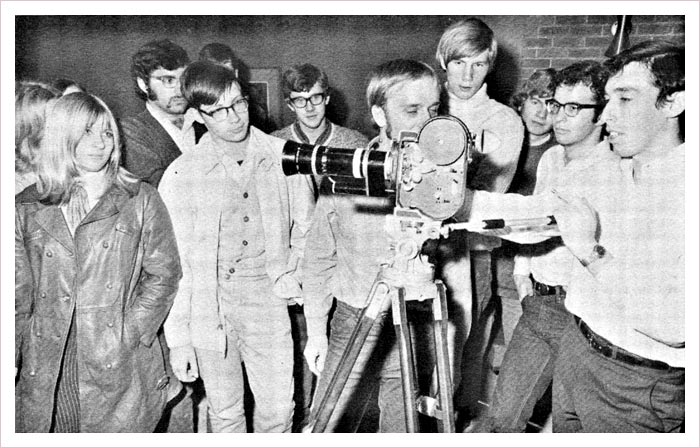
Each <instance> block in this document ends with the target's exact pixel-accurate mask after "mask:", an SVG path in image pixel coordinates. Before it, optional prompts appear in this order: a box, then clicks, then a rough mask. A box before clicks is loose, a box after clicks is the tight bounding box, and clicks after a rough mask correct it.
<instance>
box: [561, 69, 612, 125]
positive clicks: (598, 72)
mask: <svg viewBox="0 0 700 448" xmlns="http://www.w3.org/2000/svg"><path fill="white" fill-rule="evenodd" d="M609 75H610V72H609V71H608V69H607V68H606V67H605V66H603V64H601V63H600V62H596V61H581V62H576V63H574V64H571V65H570V66H568V67H566V68H563V69H562V70H561V71H559V72H558V73H557V74H556V76H555V77H554V84H555V86H556V87H559V86H572V87H573V86H575V85H576V84H580V83H583V85H585V86H588V87H589V88H590V89H591V92H593V97H594V101H595V103H596V104H597V105H598V107H597V108H596V109H595V115H594V116H593V121H597V120H598V117H600V114H601V113H603V109H604V108H605V103H606V101H605V84H606V83H607V82H608V77H609Z"/></svg>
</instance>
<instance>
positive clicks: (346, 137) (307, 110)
mask: <svg viewBox="0 0 700 448" xmlns="http://www.w3.org/2000/svg"><path fill="white" fill-rule="evenodd" d="M282 90H283V92H284V97H285V98H286V101H287V107H289V110H291V111H292V112H294V114H295V115H296V121H294V123H292V124H290V125H289V126H287V127H285V128H282V129H280V130H278V131H275V132H273V133H272V135H274V136H275V137H279V138H282V139H284V140H293V141H296V142H299V143H307V144H312V145H321V146H331V147H334V148H362V147H365V146H366V145H367V143H368V140H367V138H366V137H365V136H364V135H362V134H361V133H360V132H358V131H355V130H352V129H348V128H344V127H342V126H338V125H337V124H334V123H331V122H330V121H329V120H328V118H326V106H328V103H329V102H330V100H331V95H330V92H329V84H328V76H327V75H326V73H325V72H324V71H322V70H320V69H319V68H318V67H316V66H313V65H311V64H302V65H295V66H293V67H291V68H290V69H289V70H287V71H286V72H285V73H284V76H283V81H282ZM320 182H321V177H320V176H319V177H316V178H315V187H316V190H317V191H318V188H319V187H320V186H321V185H320Z"/></svg>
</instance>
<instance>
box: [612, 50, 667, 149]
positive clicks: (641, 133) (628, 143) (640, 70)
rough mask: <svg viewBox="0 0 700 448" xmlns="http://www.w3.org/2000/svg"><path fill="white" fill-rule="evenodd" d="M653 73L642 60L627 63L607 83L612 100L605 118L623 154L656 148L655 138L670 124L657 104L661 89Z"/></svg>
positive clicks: (617, 147)
mask: <svg viewBox="0 0 700 448" xmlns="http://www.w3.org/2000/svg"><path fill="white" fill-rule="evenodd" d="M652 79H653V78H652V74H651V72H650V71H649V69H648V68H646V67H645V66H644V65H642V64H641V63H639V62H632V63H630V64H628V65H626V66H625V67H624V68H623V69H622V71H621V72H619V73H617V74H616V75H614V76H612V77H611V78H610V79H609V80H608V83H607V84H606V85H605V94H606V96H607V97H608V103H607V105H606V106H605V109H604V110H603V114H602V116H601V120H602V121H604V122H605V125H606V127H607V130H608V132H609V133H610V137H609V141H610V143H611V144H612V146H613V150H614V151H615V152H616V153H617V154H618V155H619V156H620V157H632V156H635V155H637V154H639V153H641V152H644V151H648V150H650V149H652V150H653V149H655V146H656V145H655V144H654V142H655V141H656V139H657V138H658V137H659V136H660V135H662V134H663V130H664V129H665V127H666V126H667V115H665V114H664V112H663V110H662V108H659V107H656V99H657V97H658V95H659V91H660V89H659V88H658V87H656V86H654V85H653V84H652Z"/></svg>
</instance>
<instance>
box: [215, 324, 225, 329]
mask: <svg viewBox="0 0 700 448" xmlns="http://www.w3.org/2000/svg"><path fill="white" fill-rule="evenodd" d="M216 329H217V330H223V329H224V326H223V325H221V324H219V325H217V326H216Z"/></svg>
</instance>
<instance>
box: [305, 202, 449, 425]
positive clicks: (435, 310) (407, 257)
mask: <svg viewBox="0 0 700 448" xmlns="http://www.w3.org/2000/svg"><path fill="white" fill-rule="evenodd" d="M386 230H387V232H388V234H389V236H390V241H391V242H392V247H391V249H390V253H391V257H390V258H391V260H390V261H389V262H388V263H386V264H383V265H382V266H381V268H380V272H379V273H378V274H377V277H376V279H375V281H374V284H373V285H372V288H371V290H370V293H369V296H368V298H367V301H366V303H365V307H364V308H363V310H362V312H361V314H360V317H359V321H358V323H357V325H356V326H355V328H354V329H353V332H352V334H351V336H350V341H349V343H348V345H347V346H346V348H345V350H344V352H343V355H342V356H341V358H340V362H339V365H338V368H337V369H336V371H335V372H333V375H332V377H331V380H330V382H329V385H328V388H327V389H326V391H325V393H324V394H323V397H321V401H320V402H319V405H318V407H317V408H316V412H315V415H312V416H311V423H310V425H311V427H312V432H323V431H325V429H326V426H327V425H328V421H329V420H330V418H331V415H332V413H333V410H334V408H335V406H336V404H337V402H338V400H339V398H340V395H341V393H342V391H343V388H344V387H345V384H346V382H347V380H348V377H349V376H350V372H351V371H352V368H353V366H354V364H355V362H356V360H357V358H358V356H359V354H360V351H361V349H362V347H363V345H364V343H365V341H366V339H367V336H368V335H369V332H370V330H371V328H372V326H373V325H374V322H375V320H376V319H377V318H378V317H379V315H380V314H381V313H383V312H386V311H388V310H389V308H391V310H392V317H393V324H394V330H395V332H396V336H397V342H398V343H399V354H400V363H401V378H402V386H403V400H404V409H405V412H406V428H407V430H408V432H417V431H418V429H419V428H418V413H419V412H420V413H423V414H425V415H428V416H431V417H434V418H436V419H437V420H438V422H439V425H438V426H439V429H441V430H442V431H443V432H454V430H455V428H454V412H453V404H452V375H451V371H450V364H449V354H448V349H447V325H446V323H447V301H446V294H445V286H444V285H443V283H442V282H441V281H440V280H435V279H434V273H435V268H434V266H433V265H432V264H431V263H430V262H429V261H428V260H427V256H425V255H423V254H421V253H420V251H421V248H422V246H423V243H425V241H427V240H428V239H433V238H439V237H440V231H441V222H440V221H435V220H432V219H430V218H427V217H426V216H425V215H423V214H421V213H420V212H418V211H416V210H413V209H406V208H400V207H397V208H395V209H394V213H393V215H388V216H387V223H386ZM414 300H417V301H421V302H422V301H425V300H431V301H432V314H433V335H434V338H435V350H436V361H437V365H436V371H437V380H438V385H437V386H438V389H437V397H430V396H418V394H417V389H416V374H415V365H414V359H413V346H412V342H411V335H410V331H409V327H408V320H407V312H406V302H407V301H414Z"/></svg>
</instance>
